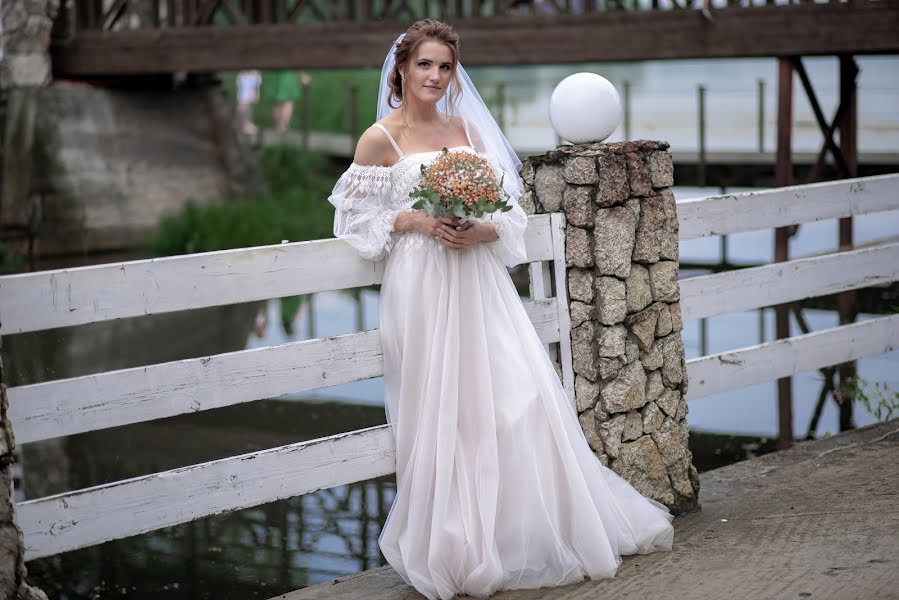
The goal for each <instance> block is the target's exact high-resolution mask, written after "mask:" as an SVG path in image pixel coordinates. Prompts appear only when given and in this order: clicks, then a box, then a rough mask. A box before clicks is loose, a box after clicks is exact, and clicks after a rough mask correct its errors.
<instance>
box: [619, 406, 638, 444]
mask: <svg viewBox="0 0 899 600" xmlns="http://www.w3.org/2000/svg"><path fill="white" fill-rule="evenodd" d="M641 435H643V417H642V416H641V415H640V413H639V412H637V411H636V410H632V411H630V412H629V413H627V415H626V416H625V418H624V431H622V433H621V441H622V442H632V441H634V440H635V439H637V438H638V437H640V436H641Z"/></svg>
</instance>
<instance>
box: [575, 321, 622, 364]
mask: <svg viewBox="0 0 899 600" xmlns="http://www.w3.org/2000/svg"><path fill="white" fill-rule="evenodd" d="M581 327H583V325H582V326H581ZM626 339H627V330H626V329H625V328H624V325H613V326H612V327H603V326H602V325H600V326H598V327H597V329H596V341H597V343H598V345H599V356H600V357H603V358H617V357H621V356H624V355H625V340H626Z"/></svg>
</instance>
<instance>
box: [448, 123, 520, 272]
mask: <svg viewBox="0 0 899 600" xmlns="http://www.w3.org/2000/svg"><path fill="white" fill-rule="evenodd" d="M463 123H464V124H465V127H466V131H467V133H468V137H469V140H470V141H471V143H472V146H473V147H474V149H475V150H477V151H478V152H479V153H482V154H484V155H485V156H486V158H487V160H488V161H490V164H491V165H492V166H493V170H494V172H495V174H496V177H497V178H499V177H503V187H504V188H505V190H506V193H507V194H508V195H509V198H508V203H509V204H511V205H512V210H509V211H506V212H494V213H487V214H486V215H484V216H483V217H481V220H482V221H487V222H490V223H493V226H494V228H495V229H496V233H497V235H498V236H499V239H497V240H495V241H493V242H487V244H488V245H490V246H491V247H492V248H493V251H494V254H496V256H497V258H499V259H500V260H501V261H502V262H503V264H504V265H505V266H507V267H514V266H515V265H519V264H521V263H523V262H526V261H527V251H526V248H525V244H524V232H525V230H526V229H527V227H528V216H527V215H526V214H525V212H524V209H522V208H521V206H520V205H519V204H518V199H519V197H521V193H522V187H523V186H522V183H521V178H520V175H519V174H518V173H506V172H504V171H503V170H502V169H501V168H500V167H499V165H497V164H496V162H495V161H494V160H492V159H491V155H490V153H489V151H488V148H487V147H486V145H485V144H484V142H483V141H482V139H481V136H480V134H479V133H478V130H477V128H476V127H475V126H474V125H473V124H471V123H469V122H465V121H463Z"/></svg>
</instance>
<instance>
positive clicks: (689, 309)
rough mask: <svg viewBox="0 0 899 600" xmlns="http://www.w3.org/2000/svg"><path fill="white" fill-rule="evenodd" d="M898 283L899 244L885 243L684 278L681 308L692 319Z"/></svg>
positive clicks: (681, 282)
mask: <svg viewBox="0 0 899 600" xmlns="http://www.w3.org/2000/svg"><path fill="white" fill-rule="evenodd" d="M897 196H899V194H897ZM897 280H899V243H893V244H883V245H879V246H872V247H870V248H863V249H860V250H851V251H848V252H838V253H833V254H825V255H822V256H814V257H809V258H800V259H797V260H791V261H788V262H782V263H776V264H771V265H765V266H761V267H752V268H749V269H739V270H736V271H727V272H724V273H716V274H714V275H701V276H699V277H689V278H686V279H682V280H681V281H680V290H681V307H682V311H683V319H684V320H685V321H689V320H693V319H702V318H705V317H713V316H715V315H720V314H725V313H732V312H738V311H741V310H749V309H752V308H761V307H764V306H774V305H775V304H781V303H784V302H792V301H795V300H801V299H803V298H814V297H816V296H824V295H827V294H834V293H836V292H842V291H845V290H854V289H857V288H863V287H867V286H871V285H878V284H882V283H890V282H892V281H897Z"/></svg>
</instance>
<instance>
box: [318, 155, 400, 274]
mask: <svg viewBox="0 0 899 600" xmlns="http://www.w3.org/2000/svg"><path fill="white" fill-rule="evenodd" d="M328 202H330V203H331V204H333V205H334V209H335V211H334V237H337V238H340V239H342V240H344V241H346V242H347V243H349V244H350V245H351V246H353V247H354V248H356V250H358V251H359V254H360V255H361V256H362V257H363V258H367V259H370V260H381V259H382V258H384V257H385V256H386V255H387V254H388V253H389V252H390V249H391V248H392V247H393V243H394V238H393V236H392V235H391V233H392V232H393V224H394V221H395V220H396V217H397V215H398V214H399V213H401V212H403V211H402V210H391V209H390V168H389V167H377V166H366V165H358V164H356V163H353V164H351V165H350V168H349V169H347V170H346V171H345V172H344V173H343V175H341V176H340V179H338V180H337V183H336V184H335V185H334V190H333V191H332V192H331V195H330V196H329V197H328Z"/></svg>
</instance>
